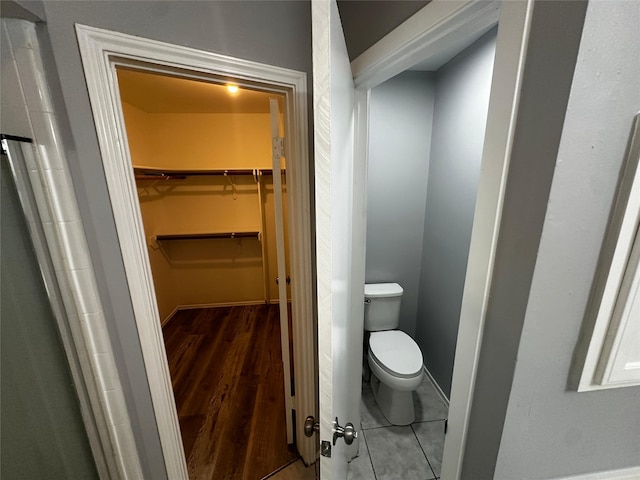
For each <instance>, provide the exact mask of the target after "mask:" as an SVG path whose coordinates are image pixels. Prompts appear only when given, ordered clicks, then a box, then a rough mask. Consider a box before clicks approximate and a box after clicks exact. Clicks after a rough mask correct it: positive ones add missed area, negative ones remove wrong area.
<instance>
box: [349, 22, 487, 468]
mask: <svg viewBox="0 0 640 480" xmlns="http://www.w3.org/2000/svg"><path fill="white" fill-rule="evenodd" d="M496 31H497V28H496V27H492V28H489V29H488V31H484V32H483V31H480V32H478V33H477V37H476V38H471V39H469V42H468V43H467V44H466V45H464V46H462V47H461V48H460V49H459V50H458V49H456V50H454V51H452V52H451V53H450V54H449V55H448V56H447V57H444V58H442V57H441V58H440V59H438V61H437V62H433V61H430V62H422V63H419V64H417V65H415V66H413V67H411V68H409V69H408V70H406V71H404V72H402V73H400V74H398V75H396V76H394V77H393V78H390V79H389V80H387V81H385V82H384V83H381V84H380V85H377V86H376V87H374V88H373V89H372V90H371V98H370V110H369V112H370V116H369V145H368V167H367V177H368V179H367V237H366V238H367V240H366V242H367V243H366V245H367V248H366V263H365V283H367V284H372V283H374V284H375V283H388V282H394V283H398V284H400V286H401V287H402V289H403V294H402V303H401V305H402V306H401V311H400V323H399V325H398V327H397V328H398V329H399V330H401V331H404V332H405V333H407V334H408V335H409V336H410V337H411V338H412V339H413V340H414V341H415V343H416V344H417V346H418V347H419V348H420V351H421V353H422V359H423V362H424V366H425V373H426V375H425V377H424V380H423V382H422V384H421V385H420V386H419V387H418V388H417V390H415V391H414V392H413V403H414V407H415V420H414V421H413V422H411V424H410V425H404V426H395V427H393V426H391V425H390V423H389V421H388V420H387V419H386V418H385V416H384V415H383V414H382V411H381V409H380V407H379V406H378V404H377V402H376V400H375V399H374V395H373V392H375V388H374V386H375V385H376V383H375V380H376V379H375V377H373V379H371V377H370V376H369V375H368V374H365V375H364V376H363V394H362V404H361V418H362V433H363V439H364V441H365V442H366V443H367V445H366V447H367V448H366V449H363V448H362V447H361V452H362V451H365V452H366V453H367V454H368V457H369V459H365V461H364V462H363V461H362V460H361V459H360V458H358V459H356V460H354V461H353V462H352V466H351V467H350V468H367V467H368V468H369V469H370V470H373V471H370V475H371V476H372V478H373V475H374V474H375V473H376V472H380V471H384V469H387V468H388V469H394V468H398V469H399V468H400V464H404V465H411V466H412V467H411V468H413V469H415V472H416V475H422V476H424V475H425V473H424V472H428V473H429V474H430V475H431V476H432V477H433V478H438V477H440V475H441V465H442V455H443V451H444V439H445V425H446V421H447V418H448V405H449V400H448V399H449V396H450V392H451V380H452V375H453V364H454V356H455V350H456V342H457V333H458V324H459V318H460V309H461V304H462V293H463V289H464V284H465V273H466V264H467V257H468V254H469V245H470V242H471V230H472V226H473V217H474V208H475V199H476V191H477V185H478V176H479V172H480V162H481V159H482V151H483V144H484V134H485V126H486V122H487V112H488V107H489V93H490V90H491V82H492V72H493V61H494V56H495V43H496ZM390 119H393V121H390ZM398 232H402V233H401V234H398ZM365 352H366V350H365ZM364 365H365V370H366V367H367V366H368V364H367V361H365V362H364ZM390 438H395V439H401V440H402V442H403V443H402V447H400V446H399V447H398V451H397V454H393V453H392V454H390V455H389V453H391V452H389V449H388V448H386V447H384V448H381V446H382V445H387V440H389V439H390ZM391 444H394V442H391ZM395 445H400V440H398V441H397V442H395ZM366 456H367V455H365V457H366ZM361 457H362V455H361ZM396 459H397V460H396ZM354 462H360V463H364V465H362V466H360V465H353V464H354ZM394 463H395V464H397V465H396V466H395V467H394ZM420 472H421V473H420ZM424 478H427V477H424Z"/></svg>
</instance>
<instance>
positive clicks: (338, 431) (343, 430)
mask: <svg viewBox="0 0 640 480" xmlns="http://www.w3.org/2000/svg"><path fill="white" fill-rule="evenodd" d="M332 431H333V444H334V445H335V444H336V440H338V438H340V437H342V438H344V443H346V444H347V445H351V444H352V443H353V441H354V440H355V439H356V438H358V432H356V429H355V428H354V426H353V423H347V424H346V425H345V426H344V427H341V426H340V424H339V423H338V417H336V419H335V421H334V422H333V428H332Z"/></svg>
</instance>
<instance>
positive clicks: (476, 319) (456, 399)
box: [351, 0, 533, 479]
mask: <svg viewBox="0 0 640 480" xmlns="http://www.w3.org/2000/svg"><path fill="white" fill-rule="evenodd" d="M532 8H533V1H532V0H527V1H523V2H498V1H481V2H478V1H476V0H468V1H458V2H452V1H446V0H443V1H440V0H434V1H432V2H431V3H429V4H428V5H426V6H425V7H424V8H423V9H421V10H420V11H418V12H417V13H416V14H415V15H414V16H412V17H411V18H409V19H408V20H407V21H405V22H404V23H403V24H401V25H400V26H398V27H397V28H396V29H395V30H393V31H392V32H390V33H389V34H388V35H387V36H385V37H384V38H382V39H381V40H380V41H379V42H377V43H376V44H375V45H373V46H372V47H371V48H369V49H368V50H367V51H365V52H364V53H362V54H361V55H360V56H359V57H358V58H356V59H354V60H353V61H352V62H351V68H352V72H353V77H354V83H355V86H356V92H357V94H356V111H357V112H358V118H361V119H368V117H369V103H368V98H369V95H368V93H369V92H370V90H371V89H372V88H374V87H375V86H377V85H380V84H381V83H383V82H385V81H386V80H388V79H390V78H392V77H394V76H395V75H397V74H399V73H401V72H403V71H404V70H406V69H407V68H409V67H411V66H412V65H415V64H416V63H417V62H419V61H422V60H426V59H428V58H430V57H435V56H436V55H437V54H438V53H439V52H440V51H442V50H443V49H446V48H448V47H449V46H450V45H451V44H452V43H454V42H455V41H456V38H455V37H456V36H458V35H459V36H461V37H462V38H474V36H477V34H478V33H479V32H483V31H486V30H488V28H490V27H491V26H493V25H495V24H496V23H499V25H500V27H499V30H498V38H497V43H496V57H495V61H494V70H493V80H492V84H491V94H490V101H489V111H488V117H487V127H486V133H485V140H484V149H483V154H482V164H481V173H480V177H479V181H478V193H477V197H476V207H475V214H474V221H473V230H472V236H471V244H470V250H469V259H468V263H467V272H466V278H465V288H464V293H463V298H462V308H461V313H460V326H459V331H458V339H457V343H456V354H455V362H454V369H453V381H452V388H451V399H450V405H449V428H448V432H447V435H446V437H445V446H444V457H443V463H442V473H441V474H442V477H443V478H452V479H453V478H460V474H461V468H462V460H463V457H464V451H465V443H466V438H467V432H468V427H469V419H470V416H471V407H472V399H473V394H474V388H475V380H476V372H477V368H478V362H479V358H480V348H481V344H482V336H483V328H484V323H485V317H486V313H487V304H488V301H489V293H490V287H491V283H492V278H493V267H494V259H495V255H496V249H497V246H498V235H499V231H500V222H501V217H502V209H503V203H504V196H505V190H506V186H507V173H508V169H509V163H510V156H511V146H512V143H513V137H514V132H515V125H516V119H517V118H516V114H517V107H518V104H519V95H520V89H521V80H522V75H523V70H524V63H525V56H526V47H527V45H528V38H529V29H530V18H531V12H532ZM367 136H368V125H367V121H365V120H362V121H360V122H357V126H356V142H355V145H356V147H355V163H356V165H358V166H359V167H358V168H357V170H356V171H358V172H366V162H367V151H366V148H367V146H366V144H367V142H366V138H367ZM365 189H366V181H364V179H362V178H360V179H355V181H354V198H355V199H357V198H365V195H366V192H365ZM356 268H361V269H362V271H364V262H363V263H362V265H359V266H356Z"/></svg>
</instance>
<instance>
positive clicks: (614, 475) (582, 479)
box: [554, 466, 640, 480]
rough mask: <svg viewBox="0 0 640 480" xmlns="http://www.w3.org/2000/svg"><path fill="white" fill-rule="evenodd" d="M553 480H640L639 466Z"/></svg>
mask: <svg viewBox="0 0 640 480" xmlns="http://www.w3.org/2000/svg"><path fill="white" fill-rule="evenodd" d="M554 480H640V466H639V467H631V468H623V469H621V470H609V471H607V472H596V473H585V474H582V475H575V476H572V477H561V478H556V479H554Z"/></svg>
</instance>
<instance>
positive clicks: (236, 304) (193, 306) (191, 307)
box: [161, 298, 291, 327]
mask: <svg viewBox="0 0 640 480" xmlns="http://www.w3.org/2000/svg"><path fill="white" fill-rule="evenodd" d="M271 303H273V304H277V303H278V299H277V298H276V299H275V300H274V299H272V300H271ZM289 303H291V302H289ZM250 305H265V301H264V300H251V301H247V302H220V303H192V304H189V305H178V306H177V307H175V308H174V309H173V310H172V311H171V313H170V314H169V315H167V316H166V317H165V318H164V320H162V322H161V323H162V326H163V327H164V326H165V325H166V324H167V322H168V321H169V320H171V317H173V316H174V315H175V314H176V313H178V312H179V311H181V310H195V309H197V308H219V307H242V306H250Z"/></svg>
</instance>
